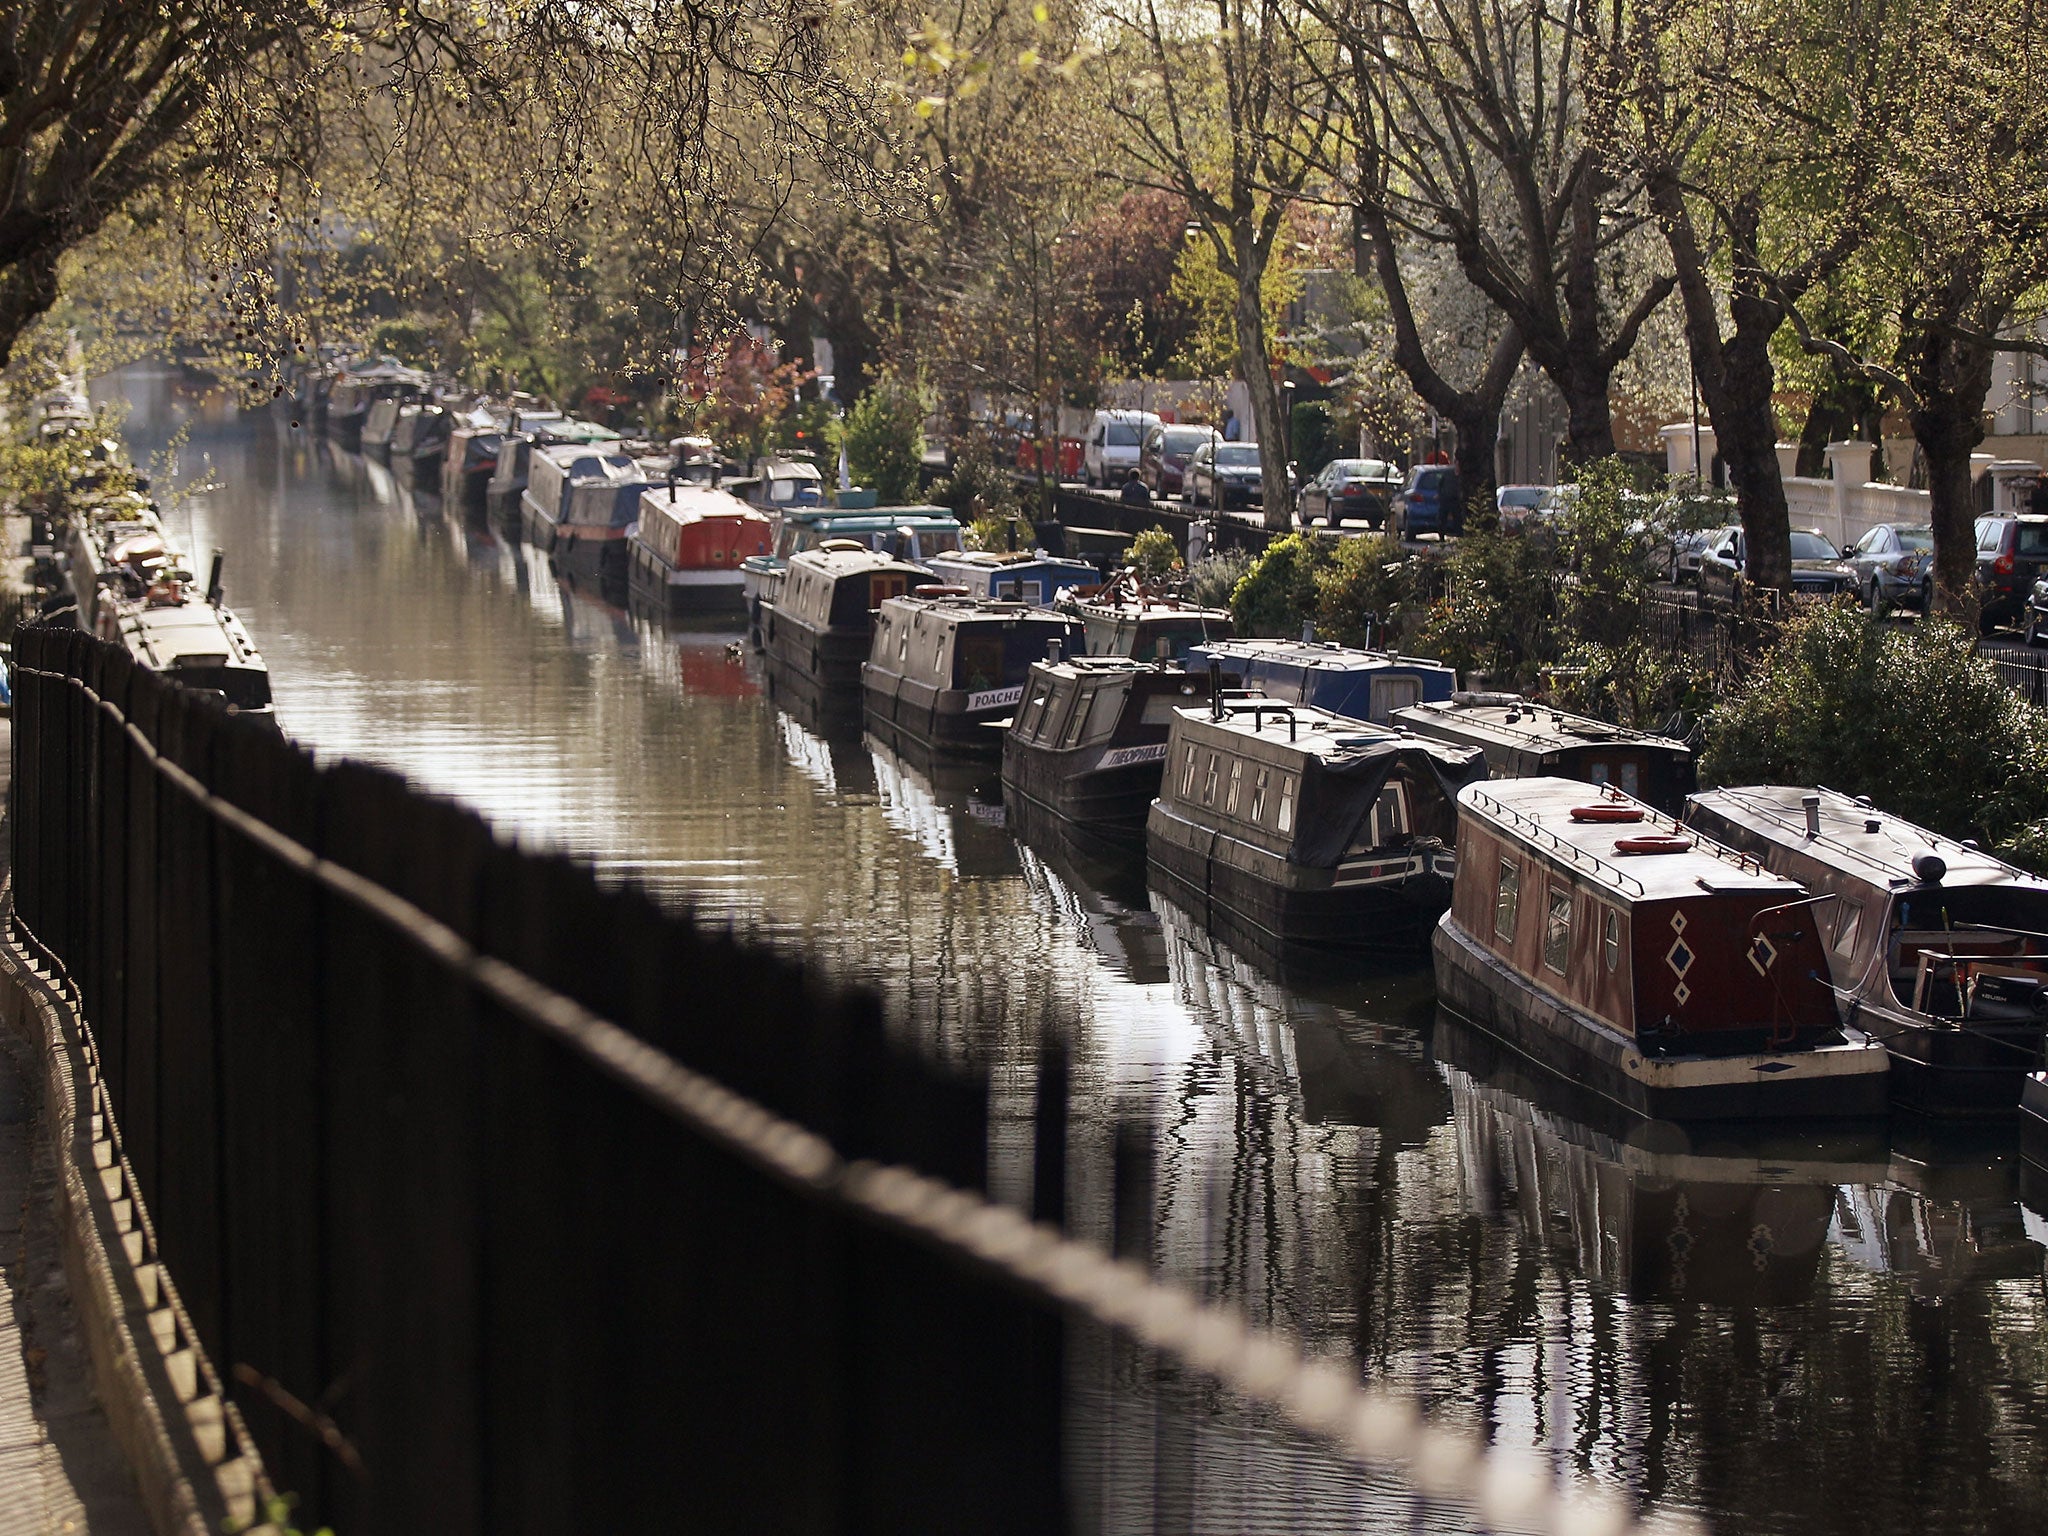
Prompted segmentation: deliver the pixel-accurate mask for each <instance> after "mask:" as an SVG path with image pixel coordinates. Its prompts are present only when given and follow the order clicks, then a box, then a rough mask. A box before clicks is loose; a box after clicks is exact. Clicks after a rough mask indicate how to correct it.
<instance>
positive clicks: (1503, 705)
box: [1393, 694, 1692, 758]
mask: <svg viewBox="0 0 2048 1536" xmlns="http://www.w3.org/2000/svg"><path fill="white" fill-rule="evenodd" d="M1393 718H1394V719H1395V720H1397V721H1399V722H1400V723H1402V724H1403V725H1411V726H1414V727H1416V728H1417V729H1419V730H1429V731H1434V730H1438V729H1441V730H1444V731H1448V732H1454V733H1456V734H1457V736H1458V737H1460V738H1461V739H1463V740H1467V741H1476V742H1482V743H1484V744H1486V745H1488V746H1504V747H1514V748H1518V749H1520V750H1523V751H1530V752H1557V751H1562V750H1564V749H1566V748H1569V747H1583V746H1596V745H1597V746H1608V745H1615V744H1626V745H1629V746H1637V747H1645V748H1648V749H1649V750H1651V751H1653V752H1666V753H1669V754H1671V755H1672V756H1675V757H1687V758H1689V757H1691V756H1692V748H1690V747H1688V746H1687V745H1686V744H1685V743H1684V742H1682V741H1677V740H1674V739H1673V738H1672V737H1669V736H1658V735H1654V734H1652V733H1650V732H1648V731H1638V730H1634V729H1631V728H1630V727H1628V726H1625V725H1613V724H1610V723H1609V722H1607V721H1605V720H1595V719H1593V718H1592V717H1591V716H1589V715H1574V714H1570V713H1568V712H1567V711H1565V710H1562V709H1552V708H1551V707H1550V706H1549V705H1545V704H1532V703H1530V702H1528V701H1527V700H1526V699H1522V698H1519V697H1516V696H1514V695H1500V694H1453V695H1452V696H1451V698H1450V700H1449V702H1447V703H1436V704H1411V705H1409V706H1408V707H1407V708H1406V709H1397V710H1395V711H1394V715H1393Z"/></svg>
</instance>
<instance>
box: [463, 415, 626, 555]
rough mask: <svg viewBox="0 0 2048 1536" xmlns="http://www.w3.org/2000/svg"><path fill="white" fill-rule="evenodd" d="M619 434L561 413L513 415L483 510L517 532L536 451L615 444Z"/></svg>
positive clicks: (493, 472) (507, 426)
mask: <svg viewBox="0 0 2048 1536" xmlns="http://www.w3.org/2000/svg"><path fill="white" fill-rule="evenodd" d="M618 440H619V434H618V433H616V432H614V431H612V430H611V429H610V428H609V427H600V426H598V425H596V424H595V423H593V422H587V421H571V420H569V419H568V418H566V417H564V416H563V415H562V414H561V412H559V411H527V410H521V411H514V412H513V413H512V419H511V420H510V421H509V422H508V423H507V424H506V427H505V436H504V440H503V442H502V443H501V444H500V445H499V448H498V462H497V463H496V464H495V465H494V466H493V467H492V470H491V478H490V481H489V484H488V485H487V487H486V488H485V491H484V508H485V510H486V511H487V512H488V513H490V515H491V516H493V517H496V518H499V519H501V520H502V521H503V522H504V523H505V524H506V525H507V526H508V527H510V528H513V529H517V528H518V527H519V526H520V521H521V508H522V500H523V498H524V496H525V494H526V485H527V480H528V479H529V477H530V475H531V472H532V469H533V451H534V449H535V448H537V447H551V446H555V445H558V444H563V443H581V444H586V445H593V444H603V443H615V442H617V441H618Z"/></svg>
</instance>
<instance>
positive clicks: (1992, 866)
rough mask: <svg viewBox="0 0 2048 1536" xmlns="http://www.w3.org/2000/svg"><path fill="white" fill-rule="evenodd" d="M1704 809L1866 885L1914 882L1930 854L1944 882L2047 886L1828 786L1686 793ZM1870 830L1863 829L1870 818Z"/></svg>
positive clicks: (1773, 786) (1757, 786) (1756, 786)
mask: <svg viewBox="0 0 2048 1536" xmlns="http://www.w3.org/2000/svg"><path fill="white" fill-rule="evenodd" d="M1807 795H1818V796H1819V797H1820V836H1819V837H1817V838H1809V837H1807V835H1806V808H1805V806H1804V805H1803V804H1802V803H1801V802H1802V801H1803V800H1804V798H1805V797H1806V796H1807ZM1691 798H1692V799H1693V800H1696V801H1698V802H1699V803H1700V804H1701V805H1702V806H1704V807H1706V808H1707V809H1708V810H1711V811H1713V812H1714V813H1715V814H1716V815H1719V816H1721V817H1723V818H1725V819H1726V820H1728V821H1729V822H1731V823H1733V824H1734V825H1736V826H1739V827H1742V828H1744V829H1746V830H1748V831H1750V832H1753V833H1755V834H1756V835H1757V836H1758V837H1761V838H1765V839H1767V840H1768V841H1770V842H1774V843H1781V844H1783V845H1784V846H1786V847H1788V848H1792V849H1796V850H1797V851H1799V852H1801V853H1804V854H1807V855H1808V856H1809V857H1812V858H1816V859H1820V860H1822V861H1823V862H1825V863H1827V864H1830V865H1832V866H1834V867H1835V868H1837V869H1839V870H1841V871H1842V872H1843V873H1845V874H1848V875H1850V876H1852V877H1854V878H1856V879H1859V880H1863V881H1867V882H1869V883H1870V884H1872V885H1882V886H1891V885H1894V884H1900V885H1918V884H1919V883H1920V877H1919V876H1918V875H1916V874H1914V873H1913V858H1914V856H1915V855H1916V854H1922V853H1936V854H1939V855H1940V856H1941V861H1942V863H1943V864H1945V865H1947V866H1948V872H1947V873H1946V874H1944V875H1943V876H1942V879H1941V883H1942V884H1943V885H2006V886H2024V887H2026V888H2028V889H2031V890H2040V891H2048V880H2042V879H2040V878H2038V877H2036V876H2034V875H2030V874H2028V873H2027V872H2026V871H2025V870H2022V869H2017V868H2015V867H2014V866H2013V865H2011V864H2008V863H2006V862H2005V861H2004V860H2002V859H1997V858H1994V857H1992V856H1991V855H1990V854H1988V853H1985V852H1984V851H1983V850H1982V849H1978V848H1965V847H1964V846H1963V845H1962V844H1961V843H1959V842H1957V841H1956V840H1955V839H1954V838H1952V837H1943V836H1942V835H1941V834H1940V833H1938V832H1930V831H1928V830H1927V829H1926V828H1925V827H1921V826H1916V825H1915V824H1914V823H1912V822H1910V821H1908V820H1906V819H1905V818H1904V817H1903V816H1893V815H1890V814H1888V813H1887V812H1884V811H1881V810H1878V809H1877V808H1876V807H1874V806H1872V805H1870V804H1868V803H1866V802H1863V801H1859V800H1857V799H1855V798H1853V797H1852V796H1849V795H1845V794H1843V793H1842V792H1841V791H1839V790H1833V789H1807V788H1805V787H1803V786H1801V785H1797V784H1754V785H1745V786H1743V787H1742V788H1739V789H1716V790H1710V791H1707V792H1705V793H1702V794H1697V795H1693V796H1692V797H1691ZM1873 821H1874V822H1876V823H1877V830H1876V831H1874V832H1873V831H1870V830H1868V827H1869V824H1870V823H1871V822H1873Z"/></svg>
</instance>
